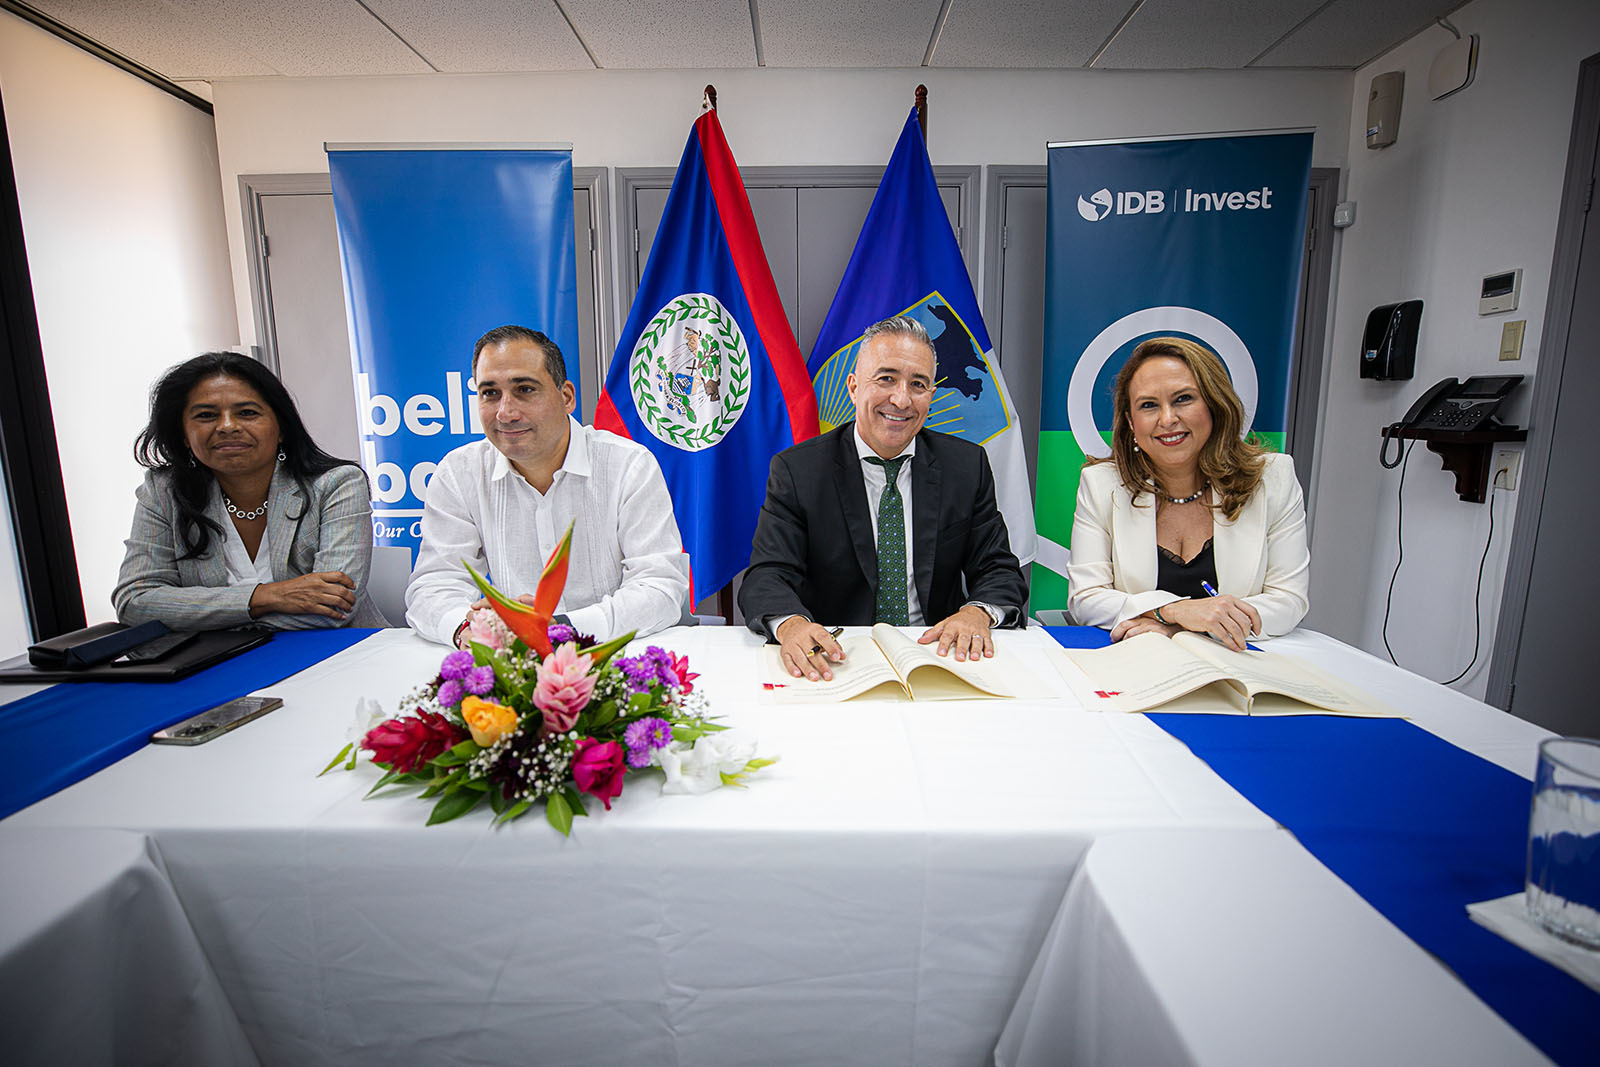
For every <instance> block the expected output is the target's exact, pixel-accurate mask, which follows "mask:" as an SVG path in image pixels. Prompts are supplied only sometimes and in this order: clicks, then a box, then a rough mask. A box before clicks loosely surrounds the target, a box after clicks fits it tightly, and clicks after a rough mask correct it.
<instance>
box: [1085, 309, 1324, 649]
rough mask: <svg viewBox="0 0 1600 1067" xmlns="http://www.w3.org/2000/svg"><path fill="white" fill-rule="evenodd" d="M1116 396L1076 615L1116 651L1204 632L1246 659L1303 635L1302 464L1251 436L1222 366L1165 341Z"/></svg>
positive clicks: (1091, 499)
mask: <svg viewBox="0 0 1600 1067" xmlns="http://www.w3.org/2000/svg"><path fill="white" fill-rule="evenodd" d="M1115 389H1116V391H1115V393H1114V396H1113V411H1114V413H1115V423H1114V429H1113V430H1112V442H1111V453H1112V454H1111V457H1110V458H1109V459H1101V460H1090V461H1089V462H1088V463H1086V464H1085V466H1084V469H1083V473H1082V478H1081V480H1080V481H1079V483H1078V505H1077V513H1076V515H1075V516H1074V518H1073V522H1072V546H1071V548H1072V556H1071V559H1070V561H1069V562H1068V564H1067V582H1068V587H1069V600H1068V608H1069V610H1070V611H1071V613H1072V616H1073V618H1074V619H1076V620H1077V621H1078V622H1079V623H1081V624H1083V625H1086V626H1103V627H1108V628H1110V630H1111V638H1112V640H1114V641H1120V640H1121V639H1122V638H1124V637H1129V636H1132V635H1133V634H1137V633H1145V632H1156V633H1164V634H1167V635H1169V636H1170V635H1171V634H1174V633H1177V632H1178V631H1179V630H1193V631H1196V632H1200V633H1207V634H1210V635H1212V636H1213V637H1216V638H1217V639H1218V640H1220V641H1222V642H1223V643H1224V644H1226V645H1228V646H1229V647H1231V648H1240V649H1242V648H1243V647H1244V644H1245V641H1246V640H1247V639H1248V638H1249V637H1251V636H1257V635H1260V636H1275V635H1278V634H1284V633H1287V632H1289V631H1290V630H1292V629H1294V627H1295V626H1296V625H1297V624H1298V623H1299V622H1300V620H1301V619H1302V618H1304V617H1305V613H1306V610H1307V608H1308V606H1309V605H1308V602H1307V600H1306V592H1307V588H1308V586H1309V582H1310V578H1309V574H1310V567H1311V556H1310V553H1309V552H1308V550H1307V548H1306V511H1305V500H1304V497H1303V496H1302V494H1301V492H1300V484H1299V482H1297V481H1296V480H1295V474H1294V462H1293V461H1292V460H1291V459H1290V458H1289V457H1288V456H1285V455H1281V454H1276V453H1272V452H1269V451H1268V450H1267V449H1266V448H1264V447H1263V446H1261V445H1259V444H1257V443H1255V442H1253V441H1249V440H1245V439H1244V438H1243V436H1242V433H1243V428H1244V405H1243V404H1242V403H1241V402H1240V401H1239V397H1238V395H1237V394H1236V393H1235V392H1234V391H1233V386H1232V384H1231V383H1230V382H1229V380H1228V373H1227V370H1226V369H1225V368H1224V367H1223V365H1222V361H1221V360H1220V359H1218V358H1217V357H1216V355H1215V354H1213V353H1212V352H1211V351H1210V350H1208V349H1206V348H1205V347H1204V346H1202V345H1198V344H1196V343H1194V342H1193V341H1189V340H1186V339H1184V338H1179V337H1157V338H1152V339H1151V340H1148V341H1145V342H1144V343H1142V344H1140V345H1139V346H1138V347H1137V348H1135V349H1134V351H1133V355H1132V356H1130V357H1129V358H1128V362H1127V364H1126V365H1125V366H1124V367H1123V368H1122V371H1121V373H1120V374H1118V375H1117V382H1116V387H1115ZM1208 586H1209V587H1210V588H1209V589H1208V588H1207V587H1208ZM1213 591H1214V592H1215V594H1216V595H1213Z"/></svg>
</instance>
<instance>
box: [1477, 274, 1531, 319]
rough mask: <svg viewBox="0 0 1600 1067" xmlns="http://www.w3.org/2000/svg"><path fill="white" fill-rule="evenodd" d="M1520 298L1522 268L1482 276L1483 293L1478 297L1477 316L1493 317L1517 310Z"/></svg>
mask: <svg viewBox="0 0 1600 1067" xmlns="http://www.w3.org/2000/svg"><path fill="white" fill-rule="evenodd" d="M1521 296H1522V268H1521V267H1516V268H1514V269H1512V270H1508V271H1502V272H1500V273H1499V274H1486V275H1484V276H1483V291H1482V293H1480V294H1479V296H1478V314H1480V315H1494V314H1497V313H1499V312H1501V311H1515V310H1517V300H1518V299H1520V298H1521Z"/></svg>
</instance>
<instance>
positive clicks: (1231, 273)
mask: <svg viewBox="0 0 1600 1067" xmlns="http://www.w3.org/2000/svg"><path fill="white" fill-rule="evenodd" d="M1311 138H1312V135H1311V133H1310V132H1309V131H1308V132H1295V133H1262V134H1230V135H1227V136H1217V137H1193V138H1181V139H1166V140H1155V141H1127V142H1115V143H1107V142H1097V143H1092V144H1062V145H1051V146H1049V153H1050V154H1049V162H1050V170H1049V208H1048V228H1049V233H1048V237H1047V244H1046V251H1045V313H1044V382H1043V396H1042V397H1041V403H1040V412H1039V415H1040V418H1039V430H1040V432H1039V480H1038V490H1037V494H1036V501H1035V509H1034V517H1035V520H1036V522H1037V525H1038V557H1037V559H1036V561H1035V564H1034V568H1033V583H1032V604H1033V608H1034V609H1035V610H1038V609H1040V608H1064V607H1066V604H1067V580H1066V562H1067V559H1068V552H1069V550H1070V542H1071V535H1072V513H1073V509H1074V505H1075V503H1076V501H1077V496H1078V472H1079V470H1080V469H1081V468H1082V466H1083V462H1084V458H1085V457H1086V456H1109V455H1110V454H1111V447H1110V444H1109V442H1110V440H1111V425H1112V424H1111V389H1112V385H1113V383H1114V382H1115V380H1116V376H1117V372H1118V371H1119V370H1121V369H1122V365H1123V364H1124V363H1125V362H1127V359H1128V356H1129V354H1130V353H1132V351H1133V349H1134V347H1135V346H1136V345H1138V344H1139V342H1140V341H1143V340H1146V339H1147V338H1150V337H1160V336H1170V335H1178V336H1182V337H1188V338H1191V339H1193V340H1195V341H1198V342H1200V343H1201V344H1203V345H1205V346H1207V347H1208V348H1210V349H1211V350H1212V351H1213V352H1215V353H1217V355H1219V356H1220V357H1222V361H1223V362H1224V363H1225V364H1226V365H1227V367H1228V373H1229V375H1230V376H1231V377H1232V379H1233V385H1234V388H1235V390H1237V391H1238V393H1239V397H1240V399H1241V400H1243V401H1244V407H1245V425H1246V427H1247V428H1250V429H1253V430H1254V431H1255V432H1256V433H1257V434H1259V435H1260V436H1261V437H1263V438H1265V439H1266V440H1267V441H1269V442H1270V443H1272V444H1273V445H1274V446H1275V447H1277V448H1279V449H1282V447H1283V436H1284V430H1285V424H1286V420H1287V416H1288V408H1289V372H1290V358H1291V356H1292V354H1293V351H1294V327H1295V313H1296V301H1297V298H1298V295H1299V291H1300V263H1301V252H1302V249H1303V247H1304V243H1305V214H1306V191H1307V188H1308V187H1309V185H1310V181H1311Z"/></svg>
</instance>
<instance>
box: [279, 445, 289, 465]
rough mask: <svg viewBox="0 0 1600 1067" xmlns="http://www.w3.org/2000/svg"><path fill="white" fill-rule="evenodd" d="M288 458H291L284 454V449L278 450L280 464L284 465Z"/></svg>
mask: <svg viewBox="0 0 1600 1067" xmlns="http://www.w3.org/2000/svg"><path fill="white" fill-rule="evenodd" d="M288 458H289V457H288V456H286V455H284V454H283V449H281V448H280V449H278V462H279V463H282V462H283V461H284V460H286V459H288Z"/></svg>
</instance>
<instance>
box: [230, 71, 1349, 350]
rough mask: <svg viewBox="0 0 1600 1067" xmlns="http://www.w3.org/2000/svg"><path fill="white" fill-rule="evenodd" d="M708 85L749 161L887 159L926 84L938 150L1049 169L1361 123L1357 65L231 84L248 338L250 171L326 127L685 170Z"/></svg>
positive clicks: (1324, 160)
mask: <svg viewBox="0 0 1600 1067" xmlns="http://www.w3.org/2000/svg"><path fill="white" fill-rule="evenodd" d="M707 82H711V83H713V84H715V85H716V87H717V90H718V97H719V100H718V102H719V104H720V108H719V118H720V119H721V121H722V126H723V129H724V130H725V131H726V132H727V135H728V143H729V144H730V146H731V147H732V148H733V153H734V156H735V157H736V158H737V159H738V161H739V164H740V165H741V166H745V167H751V166H778V165H815V164H834V165H846V166H847V165H872V166H883V165H884V164H885V163H887V162H888V159H889V153H890V151H891V150H892V149H893V147H894V142H895V139H896V138H897V137H898V136H899V134H900V127H901V126H902V125H904V123H905V118H906V113H907V112H908V111H909V110H910V108H911V104H912V97H913V92H914V90H915V89H916V86H917V84H918V82H922V83H925V84H926V85H927V86H928V91H929V113H930V119H929V124H928V141H929V154H930V155H931V156H932V159H933V162H934V163H935V164H946V163H948V164H994V163H1011V164H1030V163H1031V164H1038V165H1041V166H1042V165H1043V164H1044V162H1045V149H1044V146H1045V143H1046V142H1048V141H1058V140H1078V139H1090V138H1100V137H1120V136H1136V135H1154V134H1167V133H1186V132H1208V131H1216V130H1240V129H1262V128H1278V127H1292V126H1314V127H1316V128H1317V135H1316V141H1315V145H1314V149H1313V154H1314V157H1315V161H1316V163H1317V165H1319V166H1342V165H1343V163H1344V159H1345V154H1346V152H1347V140H1348V138H1347V133H1348V129H1347V126H1348V123H1349V121H1350V116H1349V107H1348V104H1349V97H1350V85H1351V82H1350V75H1349V74H1348V73H1340V72H1326V71H1313V72H1304V71H1302V72H1265V71H1248V72H1229V71H1208V72H1196V73H1142V72H1141V73H1120V72H1092V71H938V70H899V71H883V72H879V71H846V70H828V71H803V70H801V71H796V70H772V69H766V70H738V71H730V70H718V71H651V72H645V71H585V72H578V73H565V74H523V75H460V76H425V77H392V78H328V79H307V78H298V79H296V78H270V79H268V78H261V79H248V80H239V81H232V82H218V83H217V84H216V86H215V92H214V96H215V102H216V108H217V147H218V150H219V153H220V155H221V160H222V189H223V197H224V201H225V203H226V208H227V213H228V214H227V220H228V236H229V240H230V242H231V250H232V255H233V278H234V290H235V293H236V294H237V298H238V315H239V330H240V333H241V336H242V337H244V338H245V339H246V342H247V343H249V342H251V341H253V339H254V333H255V328H254V323H253V319H252V315H251V309H250V290H249V285H248V274H247V267H246V262H245V250H244V248H243V247H242V240H243V229H242V226H241V223H240V215H239V194H238V176H239V175H240V174H256V173H294V172H313V171H316V172H326V171H327V169H328V161H327V156H326V155H325V154H324V152H323V147H322V146H323V143H324V142H327V141H334V142H338V141H568V142H571V143H572V145H573V163H574V164H575V165H576V166H580V167H585V166H588V167H594V166H608V167H639V166H658V167H671V166H676V165H677V162H678V158H679V157H680V156H681V155H682V154H683V146H684V142H685V140H686V139H687V138H688V135H689V126H690V123H692V122H693V121H694V119H695V118H696V117H697V116H698V114H699V105H700V93H701V89H702V88H703V87H704V86H705V84H706V83H707ZM613 193H615V189H613ZM613 217H614V218H615V217H618V216H616V215H615V214H614V215H613ZM613 262H614V263H620V262H621V257H620V256H614V257H613ZM979 284H980V285H981V284H982V279H979ZM613 291H614V292H615V291H618V290H617V287H613ZM626 312H627V309H626V308H621V309H614V310H613V313H614V314H619V315H625V314H626Z"/></svg>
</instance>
